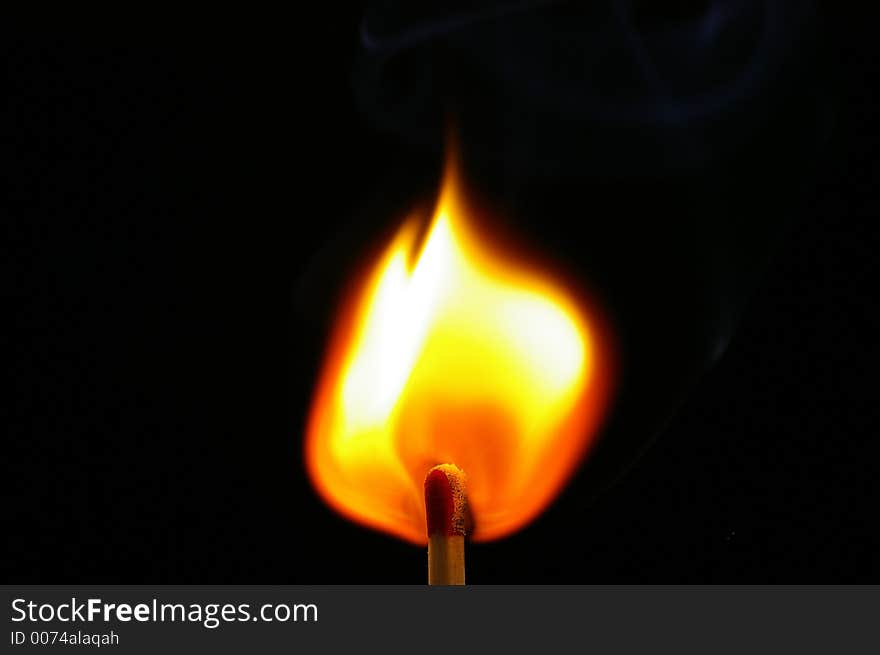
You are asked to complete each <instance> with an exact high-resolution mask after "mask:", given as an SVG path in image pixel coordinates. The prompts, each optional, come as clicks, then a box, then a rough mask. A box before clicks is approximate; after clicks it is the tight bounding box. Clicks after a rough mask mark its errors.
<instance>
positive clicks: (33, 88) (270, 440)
mask: <svg viewBox="0 0 880 655" xmlns="http://www.w3.org/2000/svg"><path fill="white" fill-rule="evenodd" d="M824 12H825V13H824V15H823V19H822V29H823V36H822V38H823V43H824V46H825V50H824V53H825V54H824V56H825V58H826V60H825V61H826V65H827V67H828V68H829V69H830V70H831V71H832V72H833V75H832V78H833V79H834V84H833V85H832V87H831V91H830V93H832V95H833V99H834V102H835V107H836V111H837V114H836V120H835V122H834V131H833V133H832V135H831V140H830V142H829V143H828V144H827V146H826V147H825V149H824V151H823V152H824V154H823V156H822V159H821V161H819V162H818V164H817V168H818V170H817V172H816V173H815V179H814V180H813V181H811V182H810V183H809V184H807V185H805V187H806V188H805V190H804V197H803V198H802V199H801V201H800V202H799V203H798V204H797V205H796V207H795V208H794V209H793V211H795V212H796V213H797V216H796V222H795V223H794V225H793V226H792V228H791V229H790V230H789V232H788V233H787V235H786V238H785V239H784V240H783V242H782V243H781V245H780V246H779V247H778V248H777V249H776V252H775V256H774V257H773V259H772V261H771V263H770V265H769V267H768V269H767V270H766V272H765V274H764V275H763V277H762V278H761V283H760V284H759V285H758V286H757V288H756V290H755V292H754V294H753V296H752V298H751V300H750V303H749V305H748V311H747V312H746V314H745V315H744V317H743V320H742V322H741V324H740V326H739V329H738V331H737V332H736V334H735V336H734V338H733V340H732V342H731V344H730V347H729V349H728V351H727V353H726V354H725V355H724V357H723V358H722V359H721V360H720V362H719V363H718V364H717V365H716V366H715V367H714V368H713V369H712V370H711V371H710V372H709V373H708V374H707V375H705V376H704V377H703V378H702V380H701V381H700V384H698V385H696V387H694V388H693V389H692V392H691V393H690V395H689V396H688V397H687V399H686V401H685V402H684V404H683V406H681V407H680V409H679V411H678V412H677V413H676V414H675V416H674V418H673V419H672V420H671V421H670V422H669V423H668V425H667V426H666V429H665V430H664V432H663V436H662V438H661V439H660V440H659V441H658V442H657V443H656V444H655V446H654V447H653V448H652V449H651V450H649V451H648V453H647V454H646V455H645V456H644V457H643V458H641V459H640V460H639V461H638V463H637V464H636V465H635V467H634V468H632V469H631V470H630V472H629V473H628V474H627V475H626V476H625V477H624V478H623V479H622V480H621V481H620V482H618V483H617V484H616V485H615V486H614V487H612V488H611V489H610V490H608V491H607V492H605V493H604V494H602V495H601V496H599V498H598V499H595V500H592V499H586V498H580V497H578V496H577V494H574V493H571V492H570V493H568V494H566V495H564V496H563V497H562V498H561V499H560V500H559V501H558V502H557V503H556V504H555V505H554V507H553V508H552V509H551V510H550V511H549V512H548V513H547V514H546V515H545V516H544V517H542V518H541V519H539V520H538V521H537V522H536V523H535V524H533V525H532V526H530V527H529V528H528V529H526V530H525V531H523V532H522V533H520V534H517V535H515V536H513V537H511V538H509V539H506V540H503V541H500V542H496V543H493V544H487V545H476V546H474V547H472V548H471V549H470V551H469V571H468V576H469V580H470V581H472V582H474V583H480V582H483V583H490V582H511V583H514V582H524V583H533V582H550V583H566V582H597V583H632V582H649V583H651V582H670V583H671V582H733V583H747V582H748V583H758V582H796V583H801V582H803V583H808V582H877V581H878V575H877V574H878V570H877V569H878V567H877V556H876V552H877V546H878V536H880V535H878V527H877V521H876V510H877V503H876V490H875V486H876V483H875V477H876V473H875V470H876V459H875V458H874V457H873V456H872V450H873V449H872V442H873V440H874V439H876V435H877V430H876V424H875V423H874V416H873V415H874V413H875V405H876V392H875V390H874V387H875V386H876V380H875V379H874V378H875V376H874V375H872V373H873V371H875V370H876V368H875V366H874V364H873V362H872V359H873V357H874V355H875V354H876V338H877V327H878V326H877V321H876V318H875V315H874V313H875V306H876V296H875V291H874V289H873V288H872V287H871V286H870V284H869V281H868V273H869V270H870V269H872V268H873V258H874V256H875V254H874V243H873V241H874V240H875V239H876V226H875V222H876V215H877V210H878V198H877V191H876V184H877V177H878V176H877V173H878V164H877V158H876V155H877V146H878V129H877V126H876V113H877V105H876V98H875V94H876V63H875V62H874V61H873V59H874V57H873V56H874V55H875V52H874V50H875V49H874V47H873V43H872V39H873V35H872V29H871V27H870V25H871V24H870V22H869V21H867V20H866V19H865V17H860V16H857V15H852V14H848V15H844V14H843V12H842V10H839V9H838V10H832V8H830V7H825V8H824ZM359 16H360V10H359V9H357V8H353V9H351V10H347V11H346V12H345V13H344V15H342V12H341V11H340V10H339V8H338V7H333V6H326V7H324V8H322V7H320V6H319V5H318V4H315V5H313V6H312V5H310V6H309V7H308V8H305V9H301V10H298V11H297V15H296V16H295V19H293V20H292V21H291V20H290V19H286V20H281V19H280V18H279V17H272V16H254V17H242V16H232V15H222V14H218V13H212V15H211V16H198V17H186V18H184V17H179V16H178V17H174V18H173V19H172V18H171V17H169V18H167V19H164V18H163V19H157V18H156V17H130V16H125V17H122V16H115V17H112V18H113V19H114V20H112V21H109V22H108V23H107V25H108V26H107V27H106V28H99V27H97V26H96V25H97V23H95V22H91V24H90V27H89V29H84V30H73V29H65V28H64V27H63V26H59V27H56V28H51V27H43V28H41V29H39V30H37V29H31V28H21V29H18V28H12V27H9V26H7V27H6V28H4V32H3V60H4V63H5V64H6V76H5V77H4V79H3V95H4V96H5V99H4V108H3V121H2V144H3V146H2V148H3V149H2V152H3V155H2V157H3V159H2V161H3V167H4V169H5V171H6V172H5V173H4V178H5V179H4V186H3V200H2V206H0V212H2V218H3V225H4V260H5V261H4V269H8V270H7V272H6V273H5V274H4V276H3V289H4V305H5V307H6V309H7V314H8V316H9V318H8V319H7V321H6V328H7V329H6V330H4V333H5V334H6V342H7V343H6V345H7V349H8V351H9V354H8V355H7V356H6V358H5V360H6V362H7V364H6V369H7V371H8V372H9V378H10V382H11V389H12V390H11V394H10V395H7V396H6V399H5V402H4V407H5V408H6V410H7V411H6V414H7V426H8V427H7V429H6V431H5V442H4V444H5V448H4V450H5V452H4V459H5V460H6V462H7V468H8V469H9V471H10V475H8V476H7V481H8V483H9V487H10V488H9V492H8V493H9V495H8V496H7V498H6V500H5V501H4V506H5V515H6V516H5V526H6V530H5V532H6V537H5V542H6V545H7V548H8V549H9V550H10V552H9V554H8V555H7V556H6V557H4V562H5V564H6V567H7V570H6V571H5V575H4V578H5V580H6V581H7V582H54V583H67V582H80V583H99V582H101V583H113V582H127V583H138V582H154V583H195V582H202V583H222V582H238V583H241V582H249V583H341V582H347V583H352V582H354V583H358V582H368V583H385V582H388V583H410V582H411V583H421V582H422V581H423V580H424V570H425V556H424V553H423V552H422V551H421V550H420V549H417V548H413V547H411V546H408V545H405V544H402V543H398V542H397V541H395V540H392V539H390V538H387V537H385V536H383V535H380V534H377V533H373V532H370V531H367V530H364V529H362V528H360V527H357V526H354V525H352V524H350V523H348V522H346V521H345V520H343V519H341V518H339V517H337V516H336V515H334V514H333V513H332V512H331V511H330V510H329V509H327V508H326V507H325V506H324V505H323V504H322V503H321V502H320V501H319V500H318V499H317V497H316V495H315V494H314V492H313V491H312V490H311V488H310V486H309V484H308V481H307V480H306V478H305V475H304V473H303V470H302V464H301V458H300V448H301V439H302V426H303V420H304V413H305V411H306V408H307V405H308V402H309V398H310V394H311V390H312V385H313V383H314V379H315V374H316V371H317V367H318V364H319V360H320V354H321V345H322V338H323V336H324V334H325V327H324V323H322V321H325V320H327V318H328V317H326V316H324V315H323V314H324V313H325V312H326V308H325V307H324V306H323V304H320V303H319V304H318V305H316V307H315V312H314V313H315V314H316V315H317V316H316V317H314V318H313V319H312V320H311V321H310V320H309V319H308V318H304V314H303V308H302V302H301V299H300V296H299V295H298V284H299V281H300V280H301V278H302V274H303V271H304V269H307V268H308V266H309V263H310V262H311V261H313V259H314V255H315V253H316V252H318V251H319V250H320V249H321V247H322V246H323V244H326V243H327V242H328V241H332V240H333V239H334V238H335V236H334V235H336V233H337V232H338V231H339V230H341V229H344V227H345V225H346V224H347V221H348V220H349V219H350V217H352V216H354V215H357V214H358V213H359V212H361V211H362V207H363V205H364V204H365V203H367V202H373V201H374V199H375V188H376V185H377V184H378V183H379V180H383V183H387V180H388V175H389V171H391V172H393V171H394V170H395V169H396V168H398V167H401V166H417V167H422V168H423V169H424V170H429V171H430V170H433V168H436V157H435V156H434V154H433V153H424V152H422V151H420V150H419V149H418V148H415V147H413V146H407V145H405V144H402V143H400V142H399V141H397V140H394V139H392V138H390V137H389V136H387V135H385V134H383V133H381V132H379V131H376V130H375V129H374V128H373V127H372V126H371V125H370V124H369V122H368V121H367V120H366V119H365V118H364V117H363V116H362V115H361V114H360V113H359V111H358V109H357V107H356V105H355V103H354V101H353V98H352V91H351V69H352V61H353V58H354V55H355V50H356V47H357V30H358V21H359ZM104 19H105V20H106V19H107V17H106V16H105V17H104ZM145 27H146V29H145ZM411 162H412V163H411ZM432 167H433V168H432ZM402 192H403V193H405V192H406V189H404V190H403V191H402ZM602 209H603V208H602V207H595V208H593V210H594V211H593V213H594V214H596V215H601V213H602ZM394 218H395V217H394V216H393V215H392V216H389V217H388V220H392V219H394ZM346 265H350V263H347V264H346ZM343 268H344V267H343ZM343 273H344V271H342V272H338V274H339V275H340V277H342V276H343ZM334 283H335V278H334ZM327 286H328V288H332V287H333V284H330V283H328V284H327ZM298 299H299V300H298ZM322 302H328V301H327V300H326V299H324V300H323V301H322ZM306 314H308V308H306Z"/></svg>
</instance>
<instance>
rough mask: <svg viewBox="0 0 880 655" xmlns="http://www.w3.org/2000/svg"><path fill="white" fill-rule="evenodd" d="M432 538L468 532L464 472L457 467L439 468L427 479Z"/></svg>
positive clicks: (428, 517)
mask: <svg viewBox="0 0 880 655" xmlns="http://www.w3.org/2000/svg"><path fill="white" fill-rule="evenodd" d="M425 512H426V514H427V519H428V536H429V537H430V536H432V535H438V534H439V535H445V536H453V535H462V536H464V535H465V534H466V532H467V527H468V526H467V524H468V520H467V518H468V507H467V493H466V487H465V475H464V471H462V470H461V469H460V468H458V467H457V466H455V464H440V465H439V466H435V467H434V468H432V469H431V470H430V471H428V475H427V476H426V477H425Z"/></svg>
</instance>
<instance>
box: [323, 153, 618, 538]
mask: <svg viewBox="0 0 880 655" xmlns="http://www.w3.org/2000/svg"><path fill="white" fill-rule="evenodd" d="M450 162H451V164H450V165H448V166H447V171H446V174H445V176H444V182H443V187H442V191H441V194H440V198H439V201H438V203H437V207H436V210H435V212H434V216H433V218H432V220H431V223H430V226H429V228H428V230H427V233H426V234H425V235H424V238H420V236H421V235H420V230H419V223H418V221H416V220H410V221H408V222H407V223H405V224H404V226H403V227H402V228H401V230H400V231H399V232H398V234H397V236H396V237H395V238H394V239H393V241H392V243H391V244H390V245H389V247H388V248H387V249H386V250H385V252H384V254H383V255H382V256H381V258H380V259H379V261H378V263H377V264H376V265H375V267H374V269H373V270H372V272H371V274H370V275H369V276H368V277H367V279H366V281H365V283H364V284H363V286H362V288H361V289H360V290H359V291H358V293H357V294H356V295H355V296H354V297H353V298H352V299H349V302H348V303H347V304H345V305H344V306H343V313H342V317H341V318H340V320H339V322H338V328H337V329H336V332H335V334H334V336H333V338H332V340H331V345H330V349H329V353H328V356H327V359H326V362H325V365H324V368H323V371H322V373H321V377H320V379H319V384H318V388H317V393H316V396H315V399H314V402H313V406H312V410H311V414H310V418H309V423H308V426H307V435H306V464H307V468H308V471H309V475H310V477H311V480H312V482H313V484H314V486H315V487H316V488H317V490H318V491H319V493H320V495H321V496H322V497H323V498H324V500H325V501H327V502H328V503H329V504H330V505H331V506H332V507H334V508H335V509H336V510H337V511H339V512H340V513H342V514H343V515H345V516H347V517H349V518H351V519H353V520H355V521H357V522H360V523H363V524H366V525H368V526H370V527H373V528H376V529H379V530H383V531H386V532H389V533H391V534H393V535H396V536H398V537H401V538H403V539H406V540H408V541H411V542H413V543H417V544H425V543H427V536H426V528H425V507H424V495H423V484H424V479H425V475H426V474H427V472H428V470H429V469H430V468H431V467H432V466H434V465H436V464H441V463H447V462H450V463H454V464H456V465H458V466H459V467H460V468H461V469H463V470H464V471H465V473H466V475H467V480H468V482H467V485H468V502H469V506H470V509H471V512H472V515H473V519H474V529H473V533H472V535H471V536H472V537H473V538H474V539H475V540H477V541H487V540H491V539H497V538H499V537H503V536H505V535H507V534H509V533H511V532H513V531H515V530H517V529H519V528H521V527H523V526H524V525H525V524H527V523H528V522H529V521H531V520H532V519H534V518H535V516H537V515H538V514H539V513H540V512H541V511H542V510H543V509H544V508H545V507H546V506H547V505H548V504H549V503H550V502H551V501H552V500H553V498H554V497H555V496H556V495H557V494H558V493H559V491H560V490H561V488H562V487H563V485H564V484H565V482H566V481H567V480H568V478H569V477H570V476H571V474H572V473H573V472H574V470H575V468H576V467H577V465H578V463H579V461H580V460H581V458H582V456H583V455H584V453H585V452H586V450H587V449H588V446H589V445H590V444H591V442H592V441H593V440H594V437H595V435H596V432H597V428H598V424H599V421H600V419H601V415H602V413H603V411H604V409H605V406H606V404H607V400H608V395H609V394H608V390H609V386H610V385H609V382H610V369H609V366H608V363H609V355H610V352H609V347H608V344H607V339H605V338H604V335H605V333H604V331H603V330H602V329H601V325H600V322H599V320H598V317H597V316H596V315H595V314H588V313H587V312H586V311H585V310H584V308H583V307H582V306H581V305H579V304H578V303H577V302H576V301H575V300H574V298H573V297H572V296H571V295H570V294H569V293H567V292H566V291H565V290H564V289H563V288H561V287H560V286H559V285H557V284H556V283H554V282H553V281H551V280H550V279H548V278H547V277H546V275H545V274H543V273H542V272H541V271H540V270H538V269H536V268H529V267H527V266H525V265H523V263H522V261H521V259H519V260H518V259H517V258H515V257H513V256H510V255H508V256H507V257H505V256H504V253H502V252H500V251H499V250H498V249H497V248H493V247H492V244H488V243H485V242H484V241H483V240H482V239H481V238H480V236H481V235H478V234H477V232H476V231H475V230H474V229H473V228H472V227H471V225H469V223H468V218H469V217H470V216H472V215H473V214H474V213H475V212H473V211H472V210H471V208H470V207H469V205H468V203H467V201H466V199H465V198H464V196H463V194H462V193H461V186H462V185H461V183H460V182H459V180H458V177H457V172H456V166H455V165H454V158H450Z"/></svg>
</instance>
